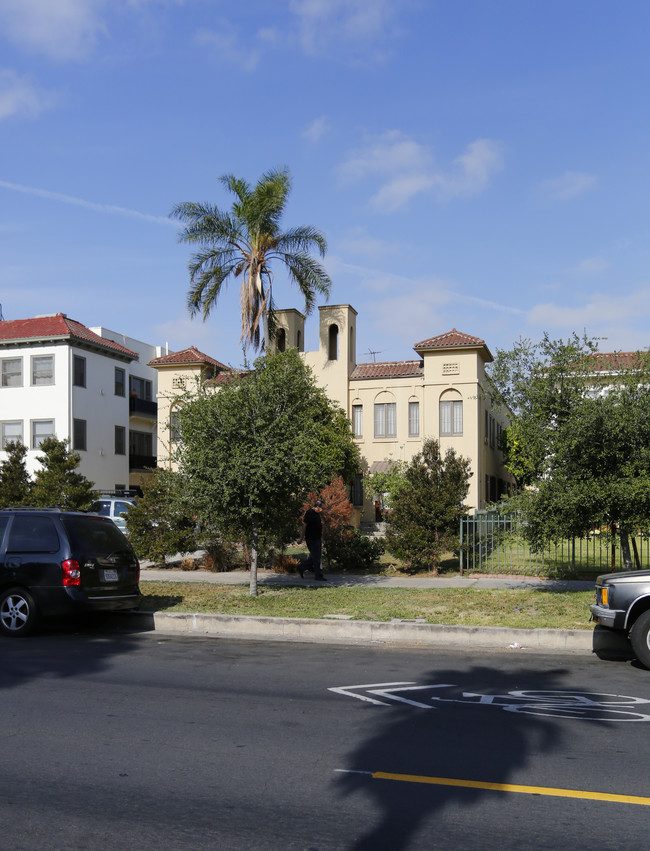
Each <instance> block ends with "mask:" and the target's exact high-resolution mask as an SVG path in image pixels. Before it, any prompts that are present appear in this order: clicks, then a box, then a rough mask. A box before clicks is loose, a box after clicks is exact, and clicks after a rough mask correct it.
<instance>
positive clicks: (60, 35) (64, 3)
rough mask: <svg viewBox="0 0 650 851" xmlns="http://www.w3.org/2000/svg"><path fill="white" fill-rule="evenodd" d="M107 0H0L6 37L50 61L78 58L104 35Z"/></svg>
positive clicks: (0, 19) (1, 28)
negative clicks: (48, 58)
mask: <svg viewBox="0 0 650 851" xmlns="http://www.w3.org/2000/svg"><path fill="white" fill-rule="evenodd" d="M106 6H107V0H2V2H0V31H2V33H3V35H4V36H5V38H8V39H10V40H11V41H13V42H15V43H16V44H18V45H20V46H21V47H24V48H26V49H28V50H30V51H33V52H35V53H43V54H45V55H46V56H49V57H50V58H52V59H58V60H65V59H81V58H83V57H84V56H86V55H87V54H88V53H89V52H90V51H91V50H92V49H93V47H94V46H95V44H96V42H97V40H98V38H99V37H100V36H102V35H104V36H105V35H106V34H107V31H106V26H105V23H104V21H103V19H102V12H103V11H104V9H105V7H106Z"/></svg>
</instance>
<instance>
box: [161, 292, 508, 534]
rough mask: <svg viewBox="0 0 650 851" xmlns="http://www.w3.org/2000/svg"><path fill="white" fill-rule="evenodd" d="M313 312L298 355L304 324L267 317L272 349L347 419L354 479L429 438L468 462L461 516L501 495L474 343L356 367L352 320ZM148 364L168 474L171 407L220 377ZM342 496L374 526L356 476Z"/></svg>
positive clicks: (186, 358)
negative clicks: (305, 371)
mask: <svg viewBox="0 0 650 851" xmlns="http://www.w3.org/2000/svg"><path fill="white" fill-rule="evenodd" d="M319 313H320V317H319V319H320V322H319V346H318V350H317V351H313V352H305V351H304V339H305V333H304V332H305V317H304V316H303V314H301V313H300V312H299V311H297V310H280V311H277V314H276V316H277V327H278V333H277V337H276V346H277V348H278V349H280V350H284V349H286V348H289V347H293V348H297V349H298V351H299V352H300V353H301V356H302V357H303V359H304V361H305V363H306V364H307V365H308V366H309V367H310V368H311V370H312V371H313V373H314V376H315V378H316V380H317V382H318V384H319V385H320V386H321V387H323V388H324V390H325V391H326V392H327V394H328V396H329V397H330V398H331V399H332V400H333V401H334V402H336V403H337V404H339V405H340V406H341V407H342V408H343V410H344V411H345V412H346V413H347V415H348V417H349V419H350V422H351V424H352V429H353V433H354V440H355V442H356V443H357V444H358V446H359V450H360V453H361V457H362V475H363V474H365V475H367V474H368V473H372V472H374V471H375V470H385V469H386V468H387V467H388V466H389V465H390V462H391V461H396V460H403V461H409V460H410V459H411V458H412V457H413V456H414V455H415V454H416V453H417V452H418V451H419V450H420V449H421V447H422V444H423V442H424V440H425V439H427V438H431V437H433V438H435V439H436V440H438V441H439V443H440V447H441V450H442V452H443V453H444V452H445V451H446V450H447V449H448V448H450V447H451V448H453V449H455V450H456V452H457V453H458V454H459V455H463V456H464V457H466V458H469V460H470V462H471V471H472V476H471V479H470V490H469V494H468V498H467V503H468V505H469V506H470V508H473V509H476V508H484V507H485V506H486V505H487V504H488V503H490V502H494V501H495V500H497V499H498V498H499V497H500V496H501V495H502V494H503V493H504V492H505V491H506V490H507V489H508V487H509V486H510V483H511V482H512V478H511V476H510V474H509V473H508V472H507V470H506V469H505V468H504V466H503V457H502V453H501V452H500V450H499V448H498V445H499V435H500V433H501V430H502V429H503V428H505V427H506V425H507V421H506V419H505V416H504V413H503V412H499V411H496V410H494V409H493V408H492V406H491V403H490V399H489V394H488V393H486V388H487V382H488V380H489V379H488V378H487V375H486V372H485V365H486V364H487V363H489V362H490V361H491V360H492V355H491V353H490V350H489V349H488V347H487V345H486V343H485V341H484V340H481V339H479V338H478V337H473V336H470V335H469V334H464V333H462V332H460V331H457V330H456V329H453V330H452V331H449V332H447V333H444V334H439V335H437V336H435V337H430V338H429V339H426V340H422V341H420V342H418V343H415V344H414V346H413V348H414V350H415V353H416V358H415V359H413V360H405V361H392V362H388V363H357V355H356V339H357V311H356V310H355V309H354V308H353V307H352V306H351V305H349V304H338V305H327V306H324V307H320V308H319ZM149 365H150V366H151V367H154V368H155V369H156V370H157V371H158V464H159V466H169V467H170V468H171V467H172V466H173V462H172V459H171V454H170V451H169V447H170V444H171V442H172V440H173V438H174V420H175V410H176V406H177V405H178V404H179V403H180V400H181V398H182V397H183V395H184V394H185V392H186V391H187V390H190V391H191V389H192V387H195V386H196V383H197V381H199V382H204V381H206V380H211V381H214V382H215V383H216V384H217V385H218V382H219V378H220V376H225V375H226V374H227V373H228V372H229V371H230V370H229V369H228V367H226V366H225V365H224V364H222V363H220V362H219V361H217V360H215V359H214V358H212V357H210V356H209V355H206V354H204V353H202V352H199V351H198V350H197V349H195V348H194V347H190V348H188V349H184V350H183V351H181V352H175V353H171V354H168V355H166V356H164V357H159V358H156V359H155V360H152V361H150V362H149ZM352 496H353V501H354V502H355V505H356V506H357V507H358V508H359V509H362V510H361V516H362V519H364V520H374V519H375V512H376V507H375V504H374V502H373V500H372V499H370V498H368V497H367V496H365V497H364V495H363V487H362V482H361V478H360V477H358V478H357V481H356V482H355V483H354V486H353V488H352Z"/></svg>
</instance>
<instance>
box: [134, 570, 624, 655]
mask: <svg viewBox="0 0 650 851" xmlns="http://www.w3.org/2000/svg"><path fill="white" fill-rule="evenodd" d="M327 579H328V582H327V585H329V586H332V587H336V586H357V587H358V586H364V587H368V588H430V589H431V590H434V589H436V588H474V589H478V590H488V589H494V588H506V589H508V588H529V589H530V588H538V589H547V590H552V591H559V592H563V591H584V590H591V589H593V587H594V583H593V582H578V581H560V580H549V579H535V578H533V577H513V576H508V577H505V576H501V577H498V576H444V577H443V576H437V577H436V576H432V577H417V578H416V577H386V576H372V575H366V574H340V573H330V574H328V575H327ZM148 581H166V582H193V583H202V582H208V583H213V584H216V585H248V584H249V582H250V574H249V573H248V572H247V571H232V572H228V573H212V572H210V571H205V570H191V571H184V570H178V569H177V568H175V567H173V566H170V567H165V568H160V567H153V566H147V564H146V563H145V564H144V565H143V566H142V572H141V583H142V584H143V585H146V583H147V582H148ZM258 585H259V586H260V587H269V586H274V585H275V586H278V585H284V586H289V585H292V586H295V585H305V586H318V587H324V586H325V587H326V585H325V583H320V582H315V581H314V580H313V579H308V578H307V577H305V579H301V578H300V577H299V576H298V575H297V574H290V575H287V574H278V573H272V572H270V571H260V572H259V573H258ZM588 614H589V613H588V611H585V623H587V621H588ZM129 623H130V624H133V625H134V626H136V628H139V629H143V630H156V631H157V632H161V633H169V634H184V635H195V636H211V637H215V638H242V639H249V640H250V639H254V640H263V641H295V642H323V643H327V644H348V645H366V646H368V645H371V646H372V645H375V646H380V645H403V646H411V647H430V648H434V649H435V648H438V649H445V648H446V649H452V648H455V649H458V648H465V649H467V650H468V651H479V650H491V651H495V650H503V651H508V652H511V653H521V652H524V651H532V652H538V653H549V652H556V653H579V654H581V655H585V654H591V653H592V652H598V647H597V645H598V643H601V644H602V642H603V641H604V642H605V643H607V640H608V639H609V635H608V633H609V631H605V632H606V635H604V636H602V635H599V634H597V633H596V632H594V631H592V630H590V629H585V630H571V629H513V628H509V627H475V626H470V627H466V626H448V625H444V624H427V623H422V622H419V621H418V620H417V619H416V620H413V621H407V620H399V619H395V620H393V621H391V622H389V623H385V622H376V621H354V620H349V619H347V618H345V617H341V616H340V615H336V614H332V615H329V616H325V617H324V618H322V619H313V618H271V617H257V616H244V615H217V614H198V613H197V614H192V613H189V614H185V613H177V612H154V613H146V612H141V613H134V614H132V615H130V616H129Z"/></svg>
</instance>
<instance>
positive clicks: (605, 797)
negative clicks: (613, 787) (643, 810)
mask: <svg viewBox="0 0 650 851" xmlns="http://www.w3.org/2000/svg"><path fill="white" fill-rule="evenodd" d="M371 776H372V777H373V778H374V779H375V780H400V781H402V782H403V783H429V784H432V785H434V786H462V787H464V788H466V789H487V790H489V791H492V792H520V793H521V794H524V795H549V796H553V797H556V798H582V799H588V800H591V801H612V802H613V803H616V804H640V805H641V806H644V807H650V798H643V797H640V796H637V795H612V794H610V793H608V792H585V791H581V790H580V789H554V788H553V787H552V786H518V785H516V784H514V783H485V782H482V781H480V780H456V779H454V778H452V777H424V776H421V775H418V774H389V773H387V772H385V771H373V772H372V773H371Z"/></svg>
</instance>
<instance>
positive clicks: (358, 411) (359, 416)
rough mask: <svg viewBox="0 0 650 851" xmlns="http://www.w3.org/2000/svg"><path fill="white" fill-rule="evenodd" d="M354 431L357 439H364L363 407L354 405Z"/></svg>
mask: <svg viewBox="0 0 650 851" xmlns="http://www.w3.org/2000/svg"><path fill="white" fill-rule="evenodd" d="M352 431H353V433H354V436H355V437H363V405H352Z"/></svg>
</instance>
